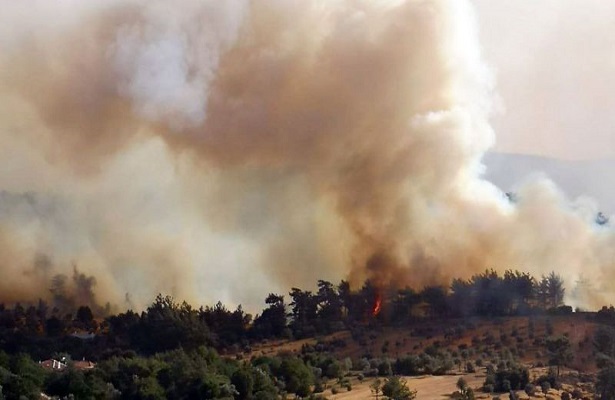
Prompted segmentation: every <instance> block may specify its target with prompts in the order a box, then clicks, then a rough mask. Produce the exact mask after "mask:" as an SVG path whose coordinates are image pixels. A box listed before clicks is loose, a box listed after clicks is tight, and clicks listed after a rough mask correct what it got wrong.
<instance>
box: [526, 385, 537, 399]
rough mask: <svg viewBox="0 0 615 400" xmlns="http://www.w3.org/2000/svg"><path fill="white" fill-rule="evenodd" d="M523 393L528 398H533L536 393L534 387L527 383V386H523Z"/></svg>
mask: <svg viewBox="0 0 615 400" xmlns="http://www.w3.org/2000/svg"><path fill="white" fill-rule="evenodd" d="M525 393H526V394H527V395H528V396H533V395H534V393H536V386H534V385H532V384H531V383H528V384H527V385H525Z"/></svg>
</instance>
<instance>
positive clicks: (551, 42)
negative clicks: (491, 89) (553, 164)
mask: <svg viewBox="0 0 615 400" xmlns="http://www.w3.org/2000/svg"><path fill="white" fill-rule="evenodd" d="M473 4H474V5H475V7H476V11H477V14H478V21H479V25H480V41H481V44H482V46H483V49H484V56H485V59H486V60H487V62H488V63H489V64H490V66H491V68H492V69H493V71H494V73H495V75H496V81H497V84H496V87H497V89H496V90H497V93H498V95H499V98H500V103H501V104H500V112H499V113H496V114H495V115H494V116H493V119H492V123H493V126H494V130H495V132H496V137H497V140H496V145H495V148H494V150H496V151H501V152H511V153H521V154H533V155H540V156H547V157H555V158H562V159H568V160H591V159H601V158H613V157H615V113H614V112H613V107H614V106H615V29H614V28H613V27H615V4H614V3H613V2H610V1H601V0H588V1H581V0H543V1H532V0H497V1H493V0H473Z"/></svg>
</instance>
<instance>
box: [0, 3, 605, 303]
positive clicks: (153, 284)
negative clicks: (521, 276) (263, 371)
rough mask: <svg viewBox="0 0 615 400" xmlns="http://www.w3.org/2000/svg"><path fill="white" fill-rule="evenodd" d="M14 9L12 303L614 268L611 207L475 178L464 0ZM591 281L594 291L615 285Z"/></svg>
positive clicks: (473, 66)
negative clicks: (71, 288)
mask: <svg viewBox="0 0 615 400" xmlns="http://www.w3.org/2000/svg"><path fill="white" fill-rule="evenodd" d="M3 8H6V9H7V12H6V13H4V14H3V16H0V26H1V27H2V28H1V29H2V31H1V32H0V37H1V38H2V40H1V41H0V157H1V160H2V161H1V162H2V166H3V168H2V169H1V170H0V189H1V190H2V195H1V196H0V272H1V273H2V275H3V277H4V278H3V279H2V280H0V293H2V294H3V297H4V300H6V301H13V300H18V299H28V298H30V299H35V298H38V297H50V296H52V294H55V293H51V292H50V290H49V289H50V285H51V283H50V281H49V279H50V278H49V277H51V276H56V275H57V274H63V275H64V276H70V277H73V280H72V281H73V282H74V284H75V285H76V286H78V287H82V286H85V287H86V288H88V289H92V290H93V291H94V292H95V294H96V298H97V299H98V300H99V301H110V302H112V303H114V304H119V305H120V306H131V307H137V308H138V307H142V306H144V305H146V304H147V302H148V301H151V299H152V298H153V297H154V296H155V294H156V293H158V292H164V293H170V294H172V295H175V296H177V297H180V298H185V299H187V300H190V301H213V300H217V299H221V300H222V301H225V302H228V303H231V304H232V303H235V304H237V303H243V304H244V305H248V306H253V305H257V304H260V302H261V301H262V299H263V298H264V296H265V294H266V293H268V292H271V291H274V290H279V291H286V290H287V289H288V287H289V286H290V285H295V286H296V285H300V286H303V287H306V286H311V285H313V284H314V282H315V281H316V280H317V279H340V278H346V277H349V278H350V280H351V282H353V283H354V284H360V283H361V282H362V281H363V280H364V279H368V278H369V279H372V280H374V281H376V282H377V283H379V284H389V283H395V284H398V285H404V284H408V285H412V286H421V285H425V284H439V283H446V282H447V281H448V280H449V279H450V278H451V277H468V276H469V275H471V274H473V273H476V272H479V271H482V270H484V269H485V268H491V267H493V268H496V269H500V270H503V269H507V268H519V269H523V270H529V271H532V272H533V273H535V274H542V273H547V272H549V271H551V270H555V271H557V272H558V273H560V274H561V275H562V276H563V277H564V278H565V279H567V280H568V281H569V282H570V283H572V282H575V281H576V280H577V279H579V278H580V275H581V271H582V273H583V282H594V283H595V284H596V285H599V282H608V281H609V280H608V279H607V278H609V277H611V275H612V274H613V268H612V262H613V261H612V260H614V258H613V256H614V254H613V251H614V250H612V249H615V246H614V244H615V238H614V237H613V231H612V230H611V229H610V228H605V227H598V226H596V225H595V224H593V218H594V216H595V213H596V211H597V210H596V208H595V206H593V205H591V204H572V203H570V202H569V201H568V200H566V199H565V198H564V196H563V195H562V194H561V193H560V192H559V190H558V189H557V188H556V187H554V185H553V184H552V183H550V182H549V181H548V180H534V181H532V182H528V183H526V184H524V185H521V186H520V187H519V189H518V190H517V198H518V200H517V201H516V203H511V202H510V201H509V200H508V199H507V197H506V196H505V195H504V194H503V193H502V192H501V191H500V190H499V189H498V188H496V187H495V186H493V185H492V184H490V183H488V182H486V181H485V180H483V179H481V173H482V169H483V167H482V165H481V157H482V155H483V154H484V153H485V152H486V151H487V150H488V149H489V148H490V147H491V146H492V145H493V144H494V133H493V131H492V129H491V127H490V125H489V121H488V118H489V116H490V113H491V111H492V104H493V86H494V85H493V77H492V74H491V73H490V70H489V68H488V67H487V66H486V65H485V64H484V62H483V61H482V57H481V50H480V45H479V43H478V40H477V36H478V33H477V24H476V21H475V17H474V14H473V10H472V9H471V7H470V4H469V3H468V2H465V1H458V0H454V1H453V0H433V1H412V0H406V1H384V0H379V1H373V0H370V1H368V0H348V1H336V2H325V1H322V2H321V1H314V2H305V1H299V0H296V1H295V0H288V1H281V0H262V1H261V0H259V1H248V0H245V1H244V0H232V1H224V2H220V1H215V0H208V1H198V2H197V1H190V2H185V3H182V6H181V7H178V6H177V5H175V6H173V5H171V4H170V3H168V2H164V1H131V2H109V1H104V2H103V1H100V2H91V3H87V5H86V4H85V3H82V2H77V1H70V0H68V1H66V2H63V3H61V5H60V6H58V7H55V6H54V8H52V9H50V8H49V6H48V5H46V4H45V2H33V3H32V4H30V5H29V6H27V7H26V6H25V5H20V4H14V3H9V2H5V4H4V7H3ZM37 260H38V261H37ZM41 260H45V261H44V262H41ZM37 265H38V267H37ZM41 265H44V268H42V267H40V266H41ZM74 265H77V266H78V268H79V269H78V270H74ZM41 270H43V271H44V273H43V272H41ZM89 276H92V277H95V281H93V280H88V277H89ZM604 284H606V283H604ZM51 289H53V288H51ZM596 291H597V292H600V293H602V294H603V296H598V297H599V298H598V299H595V300H592V301H591V303H592V304H584V305H596V304H599V302H600V301H603V302H604V301H607V299H609V298H611V297H609V296H611V294H612V288H609V287H596ZM77 292H79V291H78V290H77ZM90 292H91V290H87V291H86V293H90ZM126 293H130V299H131V302H132V303H131V304H125V303H124V299H125V294H126ZM86 297H87V296H86ZM584 298H589V297H587V296H585V297H584ZM592 299H594V297H592Z"/></svg>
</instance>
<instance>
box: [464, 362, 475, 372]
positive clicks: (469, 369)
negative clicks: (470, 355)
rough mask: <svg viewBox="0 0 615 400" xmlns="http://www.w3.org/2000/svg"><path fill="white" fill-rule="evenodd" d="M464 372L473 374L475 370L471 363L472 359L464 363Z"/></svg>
mask: <svg viewBox="0 0 615 400" xmlns="http://www.w3.org/2000/svg"><path fill="white" fill-rule="evenodd" d="M466 372H467V373H469V374H473V373H475V372H476V369H475V368H474V364H472V361H468V362H467V363H466Z"/></svg>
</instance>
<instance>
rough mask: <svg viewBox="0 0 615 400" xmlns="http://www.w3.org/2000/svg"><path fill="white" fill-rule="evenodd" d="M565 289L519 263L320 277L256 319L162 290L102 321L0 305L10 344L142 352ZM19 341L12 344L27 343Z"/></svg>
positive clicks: (553, 296)
mask: <svg viewBox="0 0 615 400" xmlns="http://www.w3.org/2000/svg"><path fill="white" fill-rule="evenodd" d="M564 293H565V289H564V286H563V281H562V279H561V278H560V277H559V276H558V275H557V274H555V273H551V274H549V275H548V276H544V277H542V278H541V279H540V280H536V279H535V278H534V277H532V276H531V275H529V274H527V273H522V272H519V271H506V272H505V273H504V275H503V276H500V275H499V274H498V273H497V272H495V271H493V270H488V271H485V272H484V273H481V274H477V275H474V276H473V277H471V278H470V279H468V280H462V279H456V280H454V281H453V283H452V285H451V286H450V288H446V287H440V286H430V287H425V288H423V289H422V290H420V291H417V290H415V289H412V288H409V287H406V288H402V289H393V288H382V287H377V286H376V285H374V284H373V283H372V282H371V281H367V282H365V283H364V285H363V286H362V287H361V288H359V289H358V290H353V289H351V287H350V284H349V283H348V282H347V281H344V280H342V281H341V282H340V283H339V284H337V285H334V284H333V283H331V282H328V281H324V280H320V281H318V283H317V290H316V291H315V292H312V291H309V290H301V289H298V288H293V289H292V290H291V291H290V293H289V297H290V302H289V303H286V300H285V296H283V295H280V294H273V293H272V294H269V295H268V296H267V298H266V299H265V304H266V308H265V309H264V310H263V311H262V312H261V313H260V314H259V315H257V316H256V318H254V319H253V318H252V316H251V315H250V314H247V313H246V312H244V311H243V309H242V308H241V306H239V307H237V308H236V309H235V310H229V309H227V308H226V307H225V306H224V305H223V304H222V303H220V302H218V303H217V304H216V305H214V306H211V307H210V306H207V307H200V308H198V309H196V308H193V307H192V306H191V305H189V304H187V303H185V302H183V303H177V302H176V301H175V300H174V299H173V298H171V297H169V296H162V295H159V296H158V297H157V298H156V299H155V301H154V302H153V303H152V305H151V306H150V307H148V308H147V309H146V310H145V311H143V312H142V313H136V312H134V311H130V310H129V311H126V312H124V313H120V314H117V315H112V316H109V317H107V318H106V319H105V320H103V321H101V320H96V319H95V318H94V314H93V312H92V310H91V309H90V308H89V307H88V306H81V307H79V308H78V309H77V310H75V312H74V314H73V313H67V314H61V313H59V311H58V310H57V309H51V310H50V309H49V307H48V306H47V304H46V303H45V302H43V301H40V302H39V304H38V305H37V306H29V307H24V306H21V305H19V304H17V305H15V306H14V307H12V308H6V307H5V306H4V305H0V339H1V338H4V339H3V341H4V343H6V344H7V346H8V345H10V344H11V343H14V342H15V341H17V342H19V341H20V340H22V339H21V338H22V337H23V336H26V337H39V338H40V337H47V338H56V337H59V336H62V335H64V334H66V333H72V332H73V331H75V330H86V331H91V332H96V333H99V334H100V333H102V334H104V340H106V341H108V342H109V343H110V344H111V345H113V346H118V347H120V348H122V347H126V348H131V349H136V350H137V351H139V352H141V353H143V354H153V353H154V352H156V351H161V350H162V351H165V350H170V349H174V348H177V347H179V346H183V347H188V348H189V347H192V348H196V347H199V346H201V345H211V346H215V347H217V348H219V349H222V348H228V347H231V346H247V344H248V343H249V341H250V340H260V339H264V338H283V337H296V338H301V337H311V336H314V335H317V334H326V333H331V332H334V331H338V330H341V329H345V328H348V327H352V326H355V325H357V324H365V323H372V322H378V323H379V324H394V325H404V324H407V323H410V322H412V321H415V320H417V319H421V318H438V317H463V316H470V315H477V316H505V315H528V314H532V313H540V312H544V311H546V310H549V309H554V308H556V307H559V306H561V305H562V303H563V297H564ZM376 299H380V300H381V301H382V312H381V313H380V314H378V315H377V316H374V315H373V311H374V304H375V301H376ZM18 344H19V343H17V344H16V345H15V346H13V347H11V346H9V347H8V348H9V350H11V349H12V350H11V351H20V350H24V349H23V348H21V347H20V346H19V345H18ZM106 347H108V346H106ZM25 350H27V349H25Z"/></svg>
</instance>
